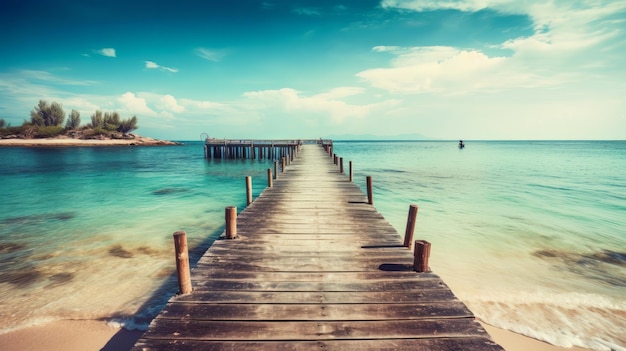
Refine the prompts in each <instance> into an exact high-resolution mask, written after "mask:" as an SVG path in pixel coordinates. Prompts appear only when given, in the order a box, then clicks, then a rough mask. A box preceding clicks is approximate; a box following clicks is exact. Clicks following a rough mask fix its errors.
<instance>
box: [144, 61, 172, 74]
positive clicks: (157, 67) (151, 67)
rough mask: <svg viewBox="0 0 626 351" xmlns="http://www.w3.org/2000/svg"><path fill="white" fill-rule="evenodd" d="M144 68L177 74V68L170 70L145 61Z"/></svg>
mask: <svg viewBox="0 0 626 351" xmlns="http://www.w3.org/2000/svg"><path fill="white" fill-rule="evenodd" d="M146 68H147V69H160V70H163V71H167V72H171V73H177V72H178V68H171V67H166V66H161V65H159V64H158V63H156V62H154V61H146Z"/></svg>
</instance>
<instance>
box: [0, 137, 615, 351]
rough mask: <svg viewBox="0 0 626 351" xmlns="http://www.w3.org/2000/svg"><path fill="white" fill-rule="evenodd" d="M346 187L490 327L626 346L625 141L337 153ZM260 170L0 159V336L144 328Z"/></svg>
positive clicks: (23, 155) (51, 153) (72, 151)
mask: <svg viewBox="0 0 626 351" xmlns="http://www.w3.org/2000/svg"><path fill="white" fill-rule="evenodd" d="M335 152H336V153H337V154H338V155H339V156H340V157H343V158H344V160H345V164H346V169H347V164H348V161H353V167H354V181H355V182H356V183H357V184H359V185H360V186H361V187H362V188H364V187H365V176H372V177H373V183H374V204H375V206H376V208H377V209H378V211H379V212H381V213H382V214H383V215H384V216H385V217H386V218H387V219H388V220H389V222H390V223H391V224H392V225H393V226H394V227H395V228H396V229H397V230H398V232H400V233H404V228H405V225H406V216H407V212H408V207H409V205H410V204H412V203H415V204H417V205H418V206H419V213H418V219H417V226H416V234H415V238H416V239H426V240H428V241H430V242H431V243H432V245H433V246H432V251H431V260H430V265H431V268H432V269H433V270H434V272H436V273H438V274H439V275H440V276H442V278H443V279H444V280H445V281H446V283H448V285H450V287H451V288H452V289H453V290H454V292H455V293H456V294H457V296H458V297H459V298H460V299H461V300H463V301H464V302H465V303H466V304H467V305H468V306H469V307H470V309H471V310H472V311H473V312H474V313H475V314H476V316H477V317H479V318H480V319H481V320H484V321H486V322H488V323H490V324H493V325H495V326H498V327H502V328H505V329H509V330H512V331H515V332H519V333H522V334H525V335H529V336H532V337H535V338H538V339H541V340H545V341H548V342H550V343H553V344H556V345H561V346H572V345H578V346H583V347H588V348H593V349H596V350H626V332H625V331H626V176H625V175H626V142H623V141H613V142H608V141H607V142H594V141H580V142H574V141H563V142H549V141H545V142H538V141H528V142H524V141H511V142H495V141H489V142H478V141H476V142H472V141H470V142H466V148H465V149H463V150H459V149H458V148H457V147H456V143H455V142H335ZM270 167H272V163H271V161H266V160H224V161H220V160H215V161H207V160H205V159H204V158H203V146H202V143H200V142H186V143H185V145H183V146H176V147H136V148H118V147H114V148H52V149H37V148H34V149H29V148H0V181H1V183H0V184H2V202H1V203H0V333H2V332H6V331H9V330H13V329H17V328H21V327H25V326H28V325H33V324H40V323H45V322H47V321H51V320H56V319H68V318H70V319H103V320H106V321H108V322H109V323H112V324H120V325H122V326H124V327H126V328H129V329H133V328H145V327H146V326H147V324H148V323H149V321H150V318H152V317H153V316H154V315H155V314H156V313H158V311H159V310H160V308H161V307H162V306H163V304H164V303H165V301H167V299H168V298H169V297H170V296H171V295H172V294H174V293H175V292H176V290H177V287H176V281H175V277H174V276H173V272H174V270H175V263H174V253H173V242H172V241H173V240H172V233H173V232H175V231H177V230H185V231H186V232H187V234H188V238H189V243H190V247H191V248H192V260H193V258H194V257H197V256H198V255H199V254H201V253H202V252H203V251H204V250H205V249H206V248H207V247H209V246H210V244H211V242H212V241H213V240H214V239H215V238H216V237H217V236H218V235H219V234H220V233H221V232H222V230H223V222H224V207H226V206H232V205H234V206H238V208H239V209H240V210H241V209H242V208H243V207H244V205H245V182H244V177H245V176H247V175H250V176H252V177H253V193H254V195H255V196H257V195H258V194H259V193H260V192H261V191H262V190H263V189H264V187H265V185H266V173H265V172H266V169H267V168H270Z"/></svg>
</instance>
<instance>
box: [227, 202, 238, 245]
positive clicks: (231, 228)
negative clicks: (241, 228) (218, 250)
mask: <svg viewBox="0 0 626 351" xmlns="http://www.w3.org/2000/svg"><path fill="white" fill-rule="evenodd" d="M224 212H225V214H224V219H225V220H226V239H235V238H237V207H235V206H228V207H226V210H225V211H224Z"/></svg>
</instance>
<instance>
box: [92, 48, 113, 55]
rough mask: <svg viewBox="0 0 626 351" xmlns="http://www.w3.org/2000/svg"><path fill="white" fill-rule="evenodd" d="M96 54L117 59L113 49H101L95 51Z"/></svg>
mask: <svg viewBox="0 0 626 351" xmlns="http://www.w3.org/2000/svg"><path fill="white" fill-rule="evenodd" d="M95 52H96V53H97V54H99V55H102V56H106V57H117V55H116V53H115V49H114V48H103V49H100V50H96V51H95Z"/></svg>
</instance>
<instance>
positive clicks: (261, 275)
mask: <svg viewBox="0 0 626 351" xmlns="http://www.w3.org/2000/svg"><path fill="white" fill-rule="evenodd" d="M192 278H193V279H198V280H236V281H237V280H243V281H248V282H249V281H257V280H258V281H263V282H270V281H277V282H282V281H291V282H298V281H305V282H312V281H324V282H327V283H340V282H346V281H362V282H372V281H379V280H384V281H393V280H410V279H420V280H427V279H432V280H437V281H441V278H439V276H437V275H436V274H433V273H420V274H417V273H415V272H412V271H411V272H408V271H399V270H398V271H378V272H376V271H372V272H233V271H232V270H230V269H229V268H224V267H222V268H219V269H215V268H211V269H203V268H200V267H196V268H195V270H194V274H193V277H192Z"/></svg>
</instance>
